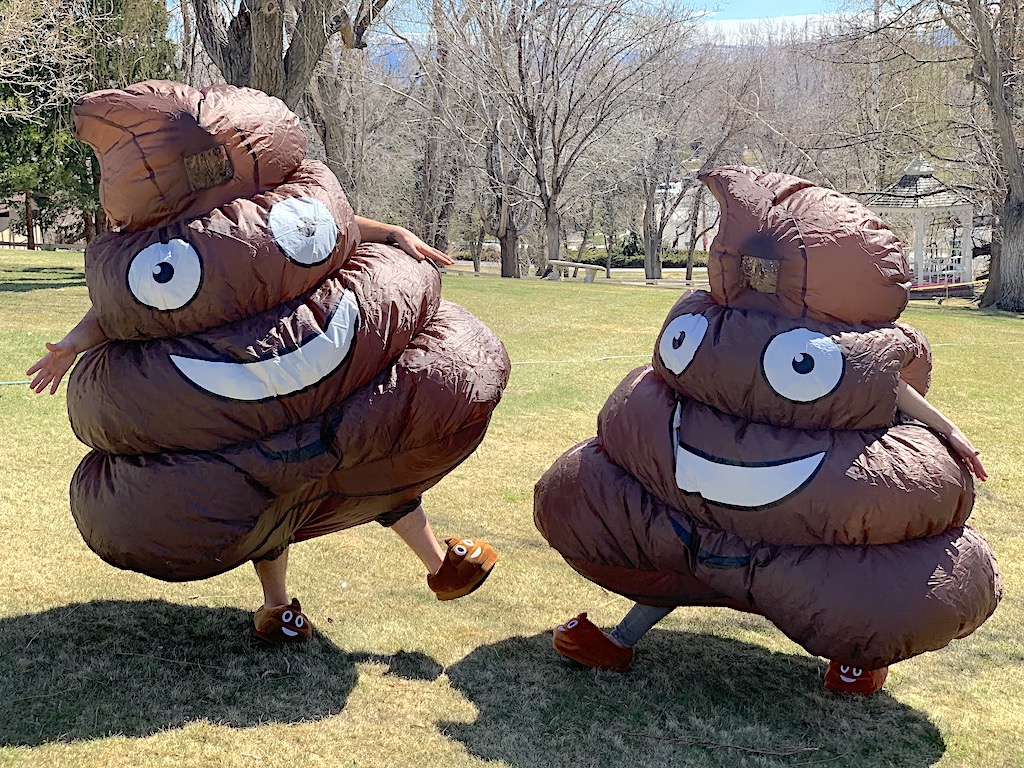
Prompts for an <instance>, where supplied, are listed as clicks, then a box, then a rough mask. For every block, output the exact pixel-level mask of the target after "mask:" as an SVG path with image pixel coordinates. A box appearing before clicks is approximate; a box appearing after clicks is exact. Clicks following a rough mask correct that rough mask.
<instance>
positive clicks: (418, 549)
mask: <svg viewBox="0 0 1024 768" xmlns="http://www.w3.org/2000/svg"><path fill="white" fill-rule="evenodd" d="M391 530H393V531H394V532H395V533H397V534H398V535H399V536H400V537H401V538H402V541H404V542H405V543H406V544H407V545H408V547H409V549H411V550H412V551H413V552H415V553H416V557H418V558H419V559H420V561H421V562H422V563H423V564H424V565H425V566H427V571H428V572H430V573H431V574H435V573H437V572H438V571H439V570H441V564H442V563H443V562H444V554H445V552H444V550H443V549H441V545H440V544H439V543H438V541H437V539H435V538H434V532H433V531H432V530H431V529H430V523H429V522H428V521H427V514H426V512H424V511H423V505H420V506H418V507H416V509H414V510H413V511H412V512H410V513H409V514H407V515H404V516H403V517H401V518H399V520H398V522H396V523H395V524H394V525H392V526H391Z"/></svg>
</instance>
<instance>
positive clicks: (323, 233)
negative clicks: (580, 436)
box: [267, 197, 338, 267]
mask: <svg viewBox="0 0 1024 768" xmlns="http://www.w3.org/2000/svg"><path fill="white" fill-rule="evenodd" d="M267 223H268V225H269V227H270V234H271V235H272V236H273V238H274V242H275V243H277V245H278V247H279V248H280V249H281V250H282V251H284V255H285V256H287V257H288V258H289V259H291V260H292V261H294V262H295V263H296V264H299V265H301V266H304V267H312V266H315V265H317V264H321V263H323V262H325V261H327V259H328V258H330V255H331V254H332V253H333V252H334V246H335V245H337V244H338V225H337V223H336V222H335V221H334V216H332V215H331V212H330V211H329V210H327V206H326V205H324V204H323V203H321V202H320V201H319V200H313V199H312V198H309V197H290V198H288V199H287V200H279V201H278V202H276V203H274V205H273V207H272V208H271V209H270V216H269V217H268V221H267Z"/></svg>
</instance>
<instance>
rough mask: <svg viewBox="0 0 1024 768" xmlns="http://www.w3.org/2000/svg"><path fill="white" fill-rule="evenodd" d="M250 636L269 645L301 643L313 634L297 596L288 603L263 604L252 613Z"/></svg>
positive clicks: (311, 626)
mask: <svg viewBox="0 0 1024 768" xmlns="http://www.w3.org/2000/svg"><path fill="white" fill-rule="evenodd" d="M252 636H253V637H254V638H255V639H257V640H260V641H262V642H264V643H267V644H269V645H289V644H292V643H303V642H305V641H306V640H309V638H310V637H312V636H313V625H312V624H310V623H309V618H307V616H306V614H304V613H303V612H302V606H301V605H300V604H299V601H298V599H297V598H294V597H293V598H292V601H291V602H290V603H289V604H288V605H276V606H271V607H267V606H263V607H261V608H260V609H259V610H257V611H256V613H255V614H253V629H252Z"/></svg>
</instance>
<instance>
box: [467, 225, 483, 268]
mask: <svg viewBox="0 0 1024 768" xmlns="http://www.w3.org/2000/svg"><path fill="white" fill-rule="evenodd" d="M486 235H487V231H486V230H485V229H484V228H483V227H480V232H479V233H477V236H476V240H475V241H474V242H471V243H470V244H469V253H470V255H471V256H472V257H473V271H474V272H476V273H477V274H479V273H480V255H481V254H482V253H483V250H484V237H485V236H486Z"/></svg>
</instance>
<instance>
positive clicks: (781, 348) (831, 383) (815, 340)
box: [761, 328, 845, 403]
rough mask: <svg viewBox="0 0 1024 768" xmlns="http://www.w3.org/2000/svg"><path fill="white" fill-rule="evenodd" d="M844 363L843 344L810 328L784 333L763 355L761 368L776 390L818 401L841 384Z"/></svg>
mask: <svg viewBox="0 0 1024 768" xmlns="http://www.w3.org/2000/svg"><path fill="white" fill-rule="evenodd" d="M844 366H845V362H844V360H843V353H842V350H840V349H839V345H838V344H836V343H835V342H834V341H832V339H830V338H829V337H828V336H824V335H822V334H820V333H815V332H814V331H811V330H808V329H807V328H796V329H794V330H792V331H786V332H785V333H780V334H779V335H778V336H776V337H775V338H774V339H772V340H771V341H769V342H768V345H767V346H766V347H765V348H764V354H763V355H762V356H761V369H762V370H763V371H764V376H765V378H766V379H768V383H769V384H770V385H771V387H772V389H774V390H775V391H776V392H778V393H779V394H780V395H782V396H783V397H784V398H786V399H787V400H795V401H797V402H800V403H809V402H811V401H812V400H817V399H818V398H821V397H824V396H825V395H827V394H829V393H830V392H832V391H833V390H834V389H835V388H836V387H838V386H839V382H840V381H842V379H843V368H844Z"/></svg>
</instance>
